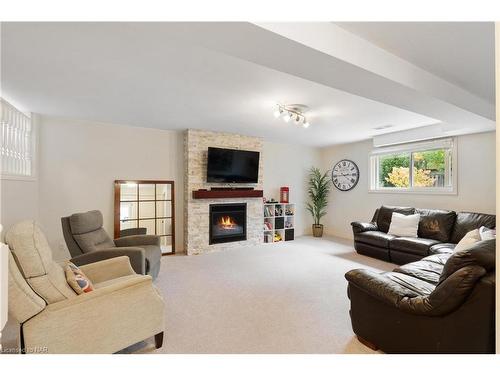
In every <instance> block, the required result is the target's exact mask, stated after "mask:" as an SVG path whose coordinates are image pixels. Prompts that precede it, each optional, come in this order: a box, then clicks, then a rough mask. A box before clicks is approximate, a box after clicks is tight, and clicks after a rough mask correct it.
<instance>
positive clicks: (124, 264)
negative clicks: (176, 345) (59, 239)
mask: <svg viewBox="0 0 500 375" xmlns="http://www.w3.org/2000/svg"><path fill="white" fill-rule="evenodd" d="M5 239H6V242H7V244H8V245H9V248H10V250H11V251H10V254H9V257H10V261H9V312H10V313H11V314H12V316H13V317H14V318H15V319H16V320H17V321H18V322H19V323H20V324H21V349H22V350H23V351H25V352H34V353H115V352H117V351H119V350H121V349H124V348H126V347H128V346H130V345H132V344H135V343H137V342H140V341H142V340H145V339H147V338H148V337H151V336H155V343H156V347H157V348H159V347H161V345H162V341H163V330H164V316H165V314H164V308H165V306H164V302H163V299H162V297H161V296H160V295H159V293H158V291H157V290H156V288H155V287H154V286H153V284H152V279H151V276H147V275H138V274H136V273H135V272H134V271H133V269H132V267H131V265H130V261H129V258H128V257H126V256H121V257H116V258H110V259H106V260H103V261H100V262H96V263H90V264H87V265H84V266H81V267H80V268H81V270H82V271H83V272H84V273H85V274H86V275H87V276H88V277H89V279H91V281H92V283H93V284H94V287H95V290H94V291H92V292H89V293H85V294H81V295H77V294H76V293H75V292H74V291H73V290H72V289H71V288H70V287H69V285H68V284H67V282H66V278H65V274H64V270H63V268H62V267H61V266H60V265H59V264H57V263H56V262H54V261H53V260H52V253H51V250H50V248H49V245H48V243H47V241H46V239H45V236H44V235H43V233H42V232H41V230H40V229H39V228H38V226H37V225H36V224H35V223H34V222H33V221H24V222H21V223H19V224H16V225H15V226H13V227H12V228H11V229H10V230H9V231H8V232H7V234H6V236H5Z"/></svg>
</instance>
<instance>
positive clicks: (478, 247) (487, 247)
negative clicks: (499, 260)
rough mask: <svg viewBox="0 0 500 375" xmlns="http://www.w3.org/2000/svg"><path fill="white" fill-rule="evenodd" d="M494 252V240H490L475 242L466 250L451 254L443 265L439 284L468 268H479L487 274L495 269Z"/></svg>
mask: <svg viewBox="0 0 500 375" xmlns="http://www.w3.org/2000/svg"><path fill="white" fill-rule="evenodd" d="M495 250H496V245H495V240H494V239H491V240H485V241H480V242H477V243H476V244H474V246H472V247H471V248H469V249H467V250H462V251H457V252H455V253H453V255H452V256H450V257H449V258H448V260H447V262H446V264H445V265H444V268H443V272H442V273H441V276H440V278H439V283H442V282H443V281H444V280H446V278H448V277H449V276H450V275H452V274H453V273H455V272H456V271H458V270H459V269H461V268H464V267H468V266H480V267H483V268H484V269H485V270H486V271H487V272H489V271H491V270H493V269H494V268H495Z"/></svg>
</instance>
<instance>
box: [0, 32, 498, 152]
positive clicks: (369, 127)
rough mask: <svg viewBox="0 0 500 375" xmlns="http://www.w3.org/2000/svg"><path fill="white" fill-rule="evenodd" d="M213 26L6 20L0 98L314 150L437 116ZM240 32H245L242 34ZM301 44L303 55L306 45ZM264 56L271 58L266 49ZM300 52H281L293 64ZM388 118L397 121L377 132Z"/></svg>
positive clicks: (38, 108) (70, 113) (45, 110)
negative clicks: (297, 117) (292, 68)
mask: <svg viewBox="0 0 500 375" xmlns="http://www.w3.org/2000/svg"><path fill="white" fill-rule="evenodd" d="M218 27H219V26H218V25H217V23H215V24H213V26H212V24H209V25H203V30H204V31H203V33H200V30H199V28H197V27H196V25H195V24H176V23H160V24H158V23H156V24H146V23H133V24H132V23H115V24H113V23H101V24H96V23H79V24H75V23H4V24H2V32H1V37H2V51H1V52H2V56H1V63H2V66H1V69H2V71H1V73H2V89H3V95H4V96H5V97H6V99H8V100H9V99H10V100H12V101H13V102H14V103H15V104H17V105H20V106H21V107H22V109H24V110H28V111H31V112H36V113H41V114H47V115H53V116H61V117H68V118H77V119H88V120H94V121H101V122H111V123H117V124H124V125H132V126H143V127H154V128H162V129H186V128H198V129H211V130H218V131H229V132H236V133H241V134H247V135H255V136H261V137H264V138H265V139H268V140H273V141H282V142H290V143H301V144H306V145H311V146H326V145H329V144H335V143H345V142H352V141H357V140H362V139H367V138H370V137H372V136H373V135H376V134H381V133H384V132H388V131H391V132H392V131H400V130H405V129H410V128H415V127H421V126H424V125H429V124H434V123H438V122H440V119H439V118H437V117H432V116H429V115H428V114H427V113H426V111H411V110H408V108H406V109H403V108H404V107H403V106H402V107H401V108H398V107H397V106H395V105H389V104H387V103H384V102H383V101H375V100H372V99H371V98H367V97H362V96H360V95H353V94H352V93H348V92H346V91H345V90H339V89H336V88H334V87H331V86H330V85H326V84H321V82H318V81H312V80H308V79H304V78H303V77H300V76H297V75H293V74H290V73H289V72H287V71H286V70H283V71H280V70H279V69H272V68H271V67H270V66H267V65H266V64H259V63H256V62H255V61H252V60H251V59H245V58H242V57H241V55H238V54H237V53H234V54H232V53H230V51H229V52H228V51H227V50H225V49H224V48H221V49H219V47H220V46H219V44H220V45H223V44H224V43H223V41H222V38H221V41H220V43H218V40H219V39H217V38H218V35H220V34H218V32H220V27H219V29H217V28H218ZM223 27H224V35H229V38H233V41H235V40H236V41H238V45H239V47H243V48H245V47H246V46H248V47H249V48H250V47H251V46H253V47H254V48H255V47H257V48H258V46H259V45H260V44H259V43H258V39H257V36H259V37H262V36H263V37H264V38H266V39H273V38H274V39H276V43H278V42H281V39H282V38H280V39H278V38H276V37H275V35H271V34H272V33H271V32H268V31H264V30H262V29H259V30H258V33H259V34H258V35H257V29H258V28H257V27H256V26H253V25H249V24H239V23H238V24H224V25H223ZM212 29H213V33H212ZM243 29H244V30H248V33H246V34H244V33H239V30H243ZM228 31H229V33H228ZM231 31H233V34H231V33H230V32H231ZM264 33H265V34H264ZM254 34H255V38H253V35H254ZM268 36H269V37H268ZM271 36H272V37H271ZM238 38H239V39H238ZM202 39H204V40H210V43H212V44H214V45H215V47H216V48H210V47H211V46H208V47H207V44H203V43H202V42H201V40H202ZM274 39H273V40H274ZM440 40H441V39H440ZM287 42H290V41H287ZM441 42H442V40H441ZM283 43H284V42H283ZM297 45H298V44H297V43H295V44H294V46H297ZM298 48H302V49H304V52H307V51H306V48H307V46H302V45H300V46H298ZM261 52H265V53H264V55H266V54H267V55H268V56H271V55H273V50H272V49H265V50H263V51H261ZM296 56H297V55H296V54H294V55H293V56H284V55H283V56H281V57H282V58H286V59H288V61H289V62H292V61H295V60H293V59H295V58H296ZM477 57H478V59H483V58H486V57H485V56H484V55H481V56H477ZM429 60H432V58H429ZM469 60H471V59H469ZM305 63H306V64H307V61H305ZM415 64H416V62H415ZM455 65H457V64H455ZM434 73H435V74H437V73H436V72H434ZM338 74H343V73H342V72H339V73H338ZM343 78H344V79H345V78H346V77H343ZM352 78H353V79H355V76H354V75H353V76H352ZM490 78H491V77H490ZM464 85H465V84H464ZM462 86H463V85H462ZM463 87H464V86H463ZM464 88H465V87H464ZM419 95H421V94H419ZM277 102H282V103H304V104H307V105H308V106H309V107H311V113H310V116H308V119H309V122H310V123H311V126H310V127H309V128H308V129H303V128H302V127H299V126H294V125H293V124H291V123H288V124H286V123H284V122H283V121H282V120H277V119H275V118H274V117H273V115H272V112H273V109H274V108H273V106H274V105H275V103H277ZM417 112H420V113H417ZM387 124H390V125H393V127H391V128H390V129H386V130H383V131H380V130H379V131H377V130H374V128H376V127H380V126H383V125H387Z"/></svg>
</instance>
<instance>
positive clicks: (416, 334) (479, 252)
mask: <svg viewBox="0 0 500 375" xmlns="http://www.w3.org/2000/svg"><path fill="white" fill-rule="evenodd" d="M459 217H460V214H459ZM345 276H346V279H347V280H348V282H349V285H348V296H349V298H350V301H351V308H350V315H351V321H352V328H353V331H354V333H355V334H356V335H357V336H358V338H359V339H360V341H361V342H363V343H365V344H366V345H368V346H370V347H372V348H373V349H380V350H382V351H384V352H386V353H494V352H495V240H485V241H481V242H478V243H477V244H476V245H475V246H474V247H472V248H471V249H469V250H465V251H459V252H456V253H452V252H445V253H441V254H434V255H430V256H428V257H426V258H424V259H422V260H420V261H417V262H413V263H409V264H406V265H404V266H400V267H397V268H396V269H394V270H393V271H392V272H384V273H377V272H373V271H369V270H364V269H358V270H352V271H349V272H348V273H347V274H346V275H345Z"/></svg>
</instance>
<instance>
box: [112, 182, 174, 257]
mask: <svg viewBox="0 0 500 375" xmlns="http://www.w3.org/2000/svg"><path fill="white" fill-rule="evenodd" d="M134 234H152V235H157V236H160V239H161V241H160V243H161V251H162V255H170V254H175V189H174V181H167V180H115V219H114V237H115V238H119V237H125V236H129V235H134Z"/></svg>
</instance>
